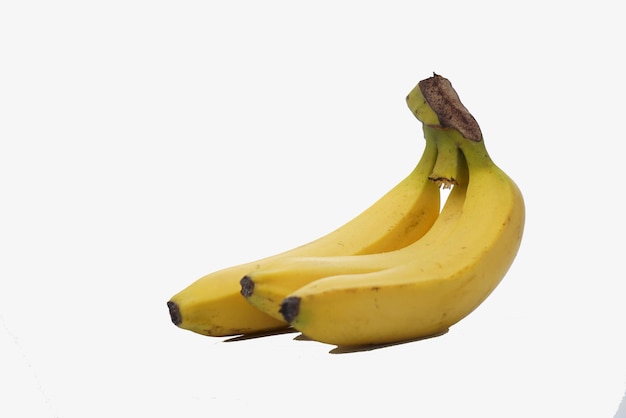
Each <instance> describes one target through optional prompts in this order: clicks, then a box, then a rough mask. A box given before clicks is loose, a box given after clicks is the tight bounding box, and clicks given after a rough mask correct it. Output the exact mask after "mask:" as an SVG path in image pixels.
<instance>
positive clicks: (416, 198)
mask: <svg viewBox="0 0 626 418" xmlns="http://www.w3.org/2000/svg"><path fill="white" fill-rule="evenodd" d="M437 153H438V150H437V144H436V143H435V142H434V141H432V140H429V139H427V140H426V144H425V148H424V151H423V154H422V156H421V158H420V160H419V162H418V164H417V166H416V167H415V168H414V169H413V170H412V172H411V173H409V175H408V176H407V177H406V178H405V179H403V180H402V181H401V182H400V183H398V184H397V185H396V186H395V187H394V188H392V189H391V190H390V191H389V192H387V193H386V194H385V195H384V196H383V197H381V198H380V199H379V200H378V201H377V202H375V203H374V204H373V205H372V206H370V207H369V208H368V209H366V210H365V211H363V212H362V213H361V214H360V215H358V216H356V217H355V218H354V219H352V220H351V221H349V222H348V223H346V224H345V225H343V226H342V227H340V228H338V229H336V230H335V231H333V232H331V233H329V234H328V235H326V236H323V237H321V238H319V239H317V240H315V241H312V242H310V243H308V244H305V245H303V246H300V247H297V248H294V249H292V250H289V251H286V252H283V253H280V254H277V255H274V256H271V257H267V258H264V259H261V260H257V261H252V262H249V263H245V264H242V265H238V266H233V267H229V268H226V269H223V270H220V271H217V272H214V273H211V274H208V275H206V276H204V277H202V278H200V279H198V280H197V281H195V282H193V283H192V284H191V285H189V286H188V287H187V288H185V289H183V290H182V291H180V292H179V293H177V294H176V295H174V296H173V297H172V298H171V299H170V300H169V301H168V302H167V305H168V308H169V311H170V317H171V320H172V322H173V323H174V324H175V325H177V326H178V327H180V328H183V329H187V330H190V331H193V332H196V333H199V334H203V335H210V336H229V335H238V334H250V333H257V332H263V331H270V330H274V329H280V328H283V327H287V326H288V324H287V323H286V322H285V320H284V319H283V318H282V317H281V316H276V315H275V316H274V317H272V316H269V315H266V314H265V313H263V312H262V311H260V310H258V309H255V308H254V307H253V306H252V305H251V304H249V303H247V302H246V300H245V299H244V298H243V297H242V295H241V287H240V283H239V282H240V280H241V278H242V277H243V276H244V275H245V274H248V273H250V272H252V271H255V270H257V269H259V268H262V267H264V266H266V265H268V264H271V263H272V262H275V261H277V260H280V259H283V258H287V257H298V256H334V255H357V254H372V253H379V252H387V251H392V250H396V249H398V248H402V247H404V246H407V245H409V244H411V243H413V242H414V241H416V240H418V239H419V238H421V237H422V236H423V235H424V234H425V233H426V232H427V231H428V230H429V229H430V227H431V226H432V224H433V223H434V221H435V219H436V218H437V216H438V214H439V210H440V192H439V189H438V188H437V186H436V185H435V184H434V183H433V182H432V181H430V180H428V175H429V174H430V173H431V172H432V171H433V167H434V165H435V162H436V159H437Z"/></svg>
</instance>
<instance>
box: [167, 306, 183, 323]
mask: <svg viewBox="0 0 626 418" xmlns="http://www.w3.org/2000/svg"><path fill="white" fill-rule="evenodd" d="M167 307H168V309H169V310H170V319H171V320H172V323H173V324H174V325H176V326H179V325H180V323H181V322H183V317H182V316H181V315H180V309H179V308H178V305H177V304H176V303H174V302H172V301H171V300H170V301H169V302H167Z"/></svg>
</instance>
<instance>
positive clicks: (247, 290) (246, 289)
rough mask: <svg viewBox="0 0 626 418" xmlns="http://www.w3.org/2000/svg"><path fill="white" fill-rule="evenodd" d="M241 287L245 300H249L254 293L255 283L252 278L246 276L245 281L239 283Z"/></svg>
mask: <svg viewBox="0 0 626 418" xmlns="http://www.w3.org/2000/svg"><path fill="white" fill-rule="evenodd" d="M239 284H240V285H241V294H242V295H243V297H245V298H249V297H250V296H252V293H254V282H253V281H252V279H251V278H250V276H244V277H243V279H241V280H240V281H239Z"/></svg>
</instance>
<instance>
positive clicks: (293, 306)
mask: <svg viewBox="0 0 626 418" xmlns="http://www.w3.org/2000/svg"><path fill="white" fill-rule="evenodd" d="M278 312H280V314H281V315H282V316H283V318H285V321H287V322H289V323H291V322H292V321H293V320H294V319H296V316H298V314H299V313H300V298H299V297H297V296H289V297H287V298H285V300H283V303H281V305H280V309H279V311H278Z"/></svg>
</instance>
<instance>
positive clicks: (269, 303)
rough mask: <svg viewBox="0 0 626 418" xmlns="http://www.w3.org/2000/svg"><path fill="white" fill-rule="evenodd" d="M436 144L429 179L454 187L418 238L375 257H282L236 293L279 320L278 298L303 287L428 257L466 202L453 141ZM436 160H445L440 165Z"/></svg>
mask: <svg viewBox="0 0 626 418" xmlns="http://www.w3.org/2000/svg"><path fill="white" fill-rule="evenodd" d="M429 139H431V136H429ZM432 140H433V141H435V138H434V137H432ZM435 142H436V143H437V144H438V149H439V153H438V158H437V162H436V164H435V167H436V169H435V170H434V171H433V172H432V175H431V177H433V176H434V177H436V178H437V180H436V182H437V183H440V182H445V184H447V185H449V184H453V183H454V184H458V185H456V186H454V188H453V189H452V191H451V192H450V194H449V196H448V198H447V200H446V202H445V205H444V207H443V210H442V211H441V214H440V215H439V217H438V218H437V220H436V221H435V223H434V225H433V226H432V227H431V228H430V230H428V232H426V234H425V235H424V236H423V237H422V238H420V239H419V240H417V241H415V242H414V243H412V244H410V245H408V246H406V247H403V248H401V249H398V250H394V251H389V252H380V253H376V254H364V255H344V256H325V257H310V256H309V257H286V258H281V259H280V260H275V261H274V262H272V263H268V264H267V265H266V267H263V268H259V269H257V270H255V271H253V272H250V273H248V274H247V275H246V276H245V277H244V278H243V279H242V280H241V288H242V289H241V293H242V294H243V295H244V296H245V297H246V299H247V300H248V302H249V303H250V304H252V305H253V306H254V307H255V308H257V309H259V310H261V311H263V312H265V313H266V314H268V315H269V316H272V317H274V318H276V319H283V315H282V314H281V313H280V312H279V310H280V306H281V303H282V301H283V299H284V298H285V297H286V296H288V295H289V294H290V293H292V292H295V291H296V290H297V289H299V288H300V287H302V286H304V285H306V284H309V283H311V282H313V281H315V280H318V279H321V278H324V277H328V276H336V275H341V274H357V273H370V272H374V271H380V270H385V269H388V268H392V267H395V266H396V265H398V264H402V263H404V262H405V261H406V260H407V259H417V258H421V257H422V256H423V255H425V254H428V252H427V251H428V249H429V248H430V247H432V246H434V245H436V244H437V243H438V242H440V241H443V240H445V239H446V238H447V236H448V235H449V234H450V233H451V232H452V231H453V230H454V228H455V227H456V225H457V221H458V218H459V217H460V215H461V213H462V209H463V205H464V203H465V190H466V187H465V186H466V184H467V174H466V171H467V167H466V163H465V161H464V160H463V157H462V154H461V153H460V152H459V151H458V149H457V148H456V144H455V143H454V142H453V141H450V140H442V141H435ZM451 145H452V146H451ZM440 158H443V159H444V160H445V161H440ZM437 167H438V168H437ZM441 170H443V171H441ZM442 173H448V174H447V175H443V174H442ZM454 173H456V174H454Z"/></svg>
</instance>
